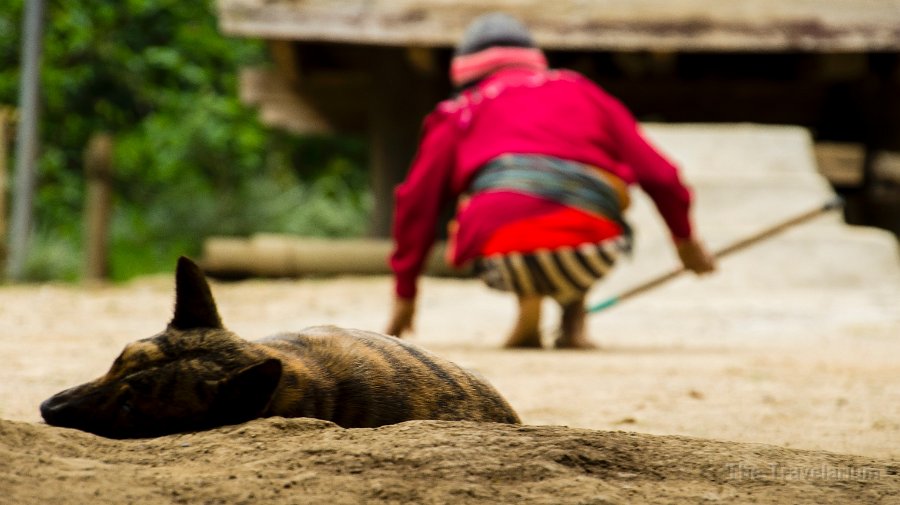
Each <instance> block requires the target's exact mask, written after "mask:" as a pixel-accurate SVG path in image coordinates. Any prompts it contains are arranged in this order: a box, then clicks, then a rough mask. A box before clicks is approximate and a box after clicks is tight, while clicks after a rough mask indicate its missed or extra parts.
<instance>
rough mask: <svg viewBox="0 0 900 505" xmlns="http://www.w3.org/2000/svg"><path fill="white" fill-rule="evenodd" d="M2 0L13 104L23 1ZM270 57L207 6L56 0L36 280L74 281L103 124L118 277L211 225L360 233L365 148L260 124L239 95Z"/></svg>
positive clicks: (33, 267)
mask: <svg viewBox="0 0 900 505" xmlns="http://www.w3.org/2000/svg"><path fill="white" fill-rule="evenodd" d="M4 3H5V6H4V8H3V9H0V62H2V63H0V103H6V104H14V103H16V101H17V99H18V95H17V92H18V91H17V88H18V78H19V75H18V72H19V68H18V59H19V51H20V45H19V44H20V43H19V41H20V35H21V34H20V33H19V32H20V29H21V27H20V25H21V16H22V8H23V0H5V2H4ZM263 62H264V51H263V48H262V45H261V44H260V43H258V42H253V41H247V40H242V39H234V38H228V37H225V36H223V35H221V34H220V33H218V31H217V28H216V18H215V15H214V10H213V5H212V4H211V3H210V2H208V1H207V2H202V1H201V2H176V1H171V0H125V1H123V2H96V1H92V0H50V2H49V4H48V13H47V23H46V32H45V36H44V55H43V65H42V101H43V110H42V123H41V142H42V148H41V156H40V160H39V181H38V192H37V195H36V198H37V208H36V221H37V223H38V226H37V237H36V240H35V244H36V246H37V247H36V249H37V252H36V253H35V254H34V255H33V256H32V258H31V260H32V261H31V264H30V265H29V271H30V272H31V275H32V277H33V278H36V279H45V278H67V279H71V278H74V277H77V273H76V272H77V268H78V266H79V263H80V261H79V260H73V256H76V257H77V255H78V254H80V253H79V252H78V251H80V249H81V246H80V236H81V230H82V225H81V220H80V215H81V209H82V207H83V197H84V195H83V192H84V190H83V188H84V182H83V175H82V152H83V148H84V146H85V145H86V144H87V141H88V139H89V138H90V136H91V135H92V134H93V133H95V132H99V131H107V132H111V133H113V134H114V135H115V138H116V150H115V160H114V162H115V167H116V188H115V196H116V214H115V216H114V221H113V226H112V228H113V229H112V237H111V247H112V251H111V252H112V258H111V262H112V265H111V269H112V274H113V276H114V278H120V279H121V278H128V277H130V276H133V275H137V274H142V273H148V272H154V271H161V270H169V269H171V266H172V264H173V263H174V258H175V257H176V256H178V255H180V254H192V255H197V254H198V253H199V252H200V246H201V242H202V239H203V238H204V237H206V236H209V235H213V234H250V233H253V232H257V231H269V232H290V233H302V234H313V235H348V234H359V233H361V232H362V226H364V224H365V216H366V213H367V209H368V208H369V207H370V205H371V202H370V197H369V196H368V194H367V191H366V187H367V184H366V180H365V175H364V172H363V170H362V166H363V165H364V163H365V154H364V153H365V149H364V144H363V143H362V142H360V141H359V140H358V139H337V140H335V139H297V138H291V137H289V136H287V135H284V134H279V133H276V132H271V131H267V130H266V129H265V128H263V127H262V126H261V125H260V124H259V123H258V121H257V120H256V117H255V112H254V111H252V110H249V109H248V108H246V107H244V106H243V105H241V104H240V103H239V102H238V100H237V90H236V79H237V75H238V70H239V68H240V67H242V66H245V65H254V64H260V63H263ZM307 158H309V159H307ZM298 159H304V160H305V163H304V164H303V165H304V166H303V167H302V171H301V177H298V175H297V170H295V169H294V168H293V166H294V165H296V164H297V163H296V162H297V161H298ZM310 160H311V161H310ZM63 258H64V259H63Z"/></svg>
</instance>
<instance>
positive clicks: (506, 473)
mask: <svg viewBox="0 0 900 505" xmlns="http://www.w3.org/2000/svg"><path fill="white" fill-rule="evenodd" d="M658 133H659V134H660V138H661V139H662V140H665V141H668V142H671V143H673V145H681V144H682V143H685V142H684V139H685V138H686V137H684V136H683V135H682V134H683V132H682V131H680V130H664V131H661V132H658ZM752 133H753V135H749V136H748V135H747V134H746V132H745V131H744V130H740V131H739V132H737V133H736V134H735V135H736V136H737V137H738V138H739V139H743V140H742V141H745V142H744V143H745V144H746V145H747V147H746V149H747V150H748V151H749V152H752V153H753V154H754V156H755V157H756V158H760V157H762V158H765V157H766V156H764V154H765V153H764V152H763V151H765V150H766V149H769V150H772V151H773V154H772V155H771V156H769V157H768V158H767V159H769V160H770V162H769V163H768V164H767V165H766V166H767V167H770V168H771V169H772V170H774V171H781V172H782V173H780V175H779V177H778V183H777V185H776V186H772V185H768V186H767V184H768V183H766V182H765V180H766V179H765V178H763V177H756V178H754V177H750V176H747V177H743V178H742V179H741V180H740V186H741V187H740V191H738V190H737V189H735V187H734V185H733V184H732V185H730V186H729V185H726V184H724V183H723V178H721V177H717V176H709V177H704V174H703V173H693V174H692V175H691V177H692V180H693V181H696V183H697V186H698V187H699V190H700V191H698V196H699V198H698V206H697V212H698V215H697V219H698V222H699V223H700V224H701V226H702V229H703V230H704V232H705V237H707V238H708V240H709V242H710V243H711V244H712V245H714V246H718V245H721V244H724V243H727V242H728V241H729V240H732V239H733V238H734V237H736V236H741V235H744V234H746V231H747V229H748V228H750V227H751V226H752V225H757V224H760V225H761V224H765V223H762V221H769V222H771V221H773V220H774V221H777V220H778V219H779V215H777V214H778V213H777V212H774V211H773V209H775V210H778V211H779V212H780V213H781V215H782V217H783V215H790V214H791V213H793V212H795V211H796V210H797V208H806V207H808V206H809V205H810V204H811V203H815V202H818V201H820V200H821V197H822V195H823V190H822V188H821V186H820V185H819V183H818V182H817V181H816V180H812V182H810V180H808V178H806V176H805V175H803V174H799V175H798V174H795V173H792V172H790V171H789V170H787V169H786V168H785V167H787V168H790V169H791V170H793V169H794V167H796V166H797V163H800V162H803V160H804V159H806V158H804V157H800V158H796V157H794V155H793V154H791V153H794V152H796V151H797V149H793V150H791V149H788V150H786V151H784V152H782V151H781V150H775V148H774V147H772V146H776V147H777V144H778V143H777V142H773V141H772V137H771V136H768V133H766V132H764V133H766V134H765V135H762V136H759V135H756V133H755V132H752ZM782 133H786V135H782V137H784V136H786V137H788V140H790V142H788V144H791V142H794V141H795V140H797V139H799V140H800V141H802V136H798V135H797V134H796V133H797V132H795V131H787V132H783V131H782ZM776 137H777V136H776ZM729 138H732V139H733V136H732V137H729ZM720 140H721V139H720ZM726 140H727V139H726ZM776 140H777V138H776ZM795 144H796V143H795ZM694 145H696V146H697V149H695V150H693V151H692V150H690V149H686V148H685V149H684V150H682V151H679V156H683V157H684V159H682V160H680V161H682V162H687V163H689V164H692V165H694V166H696V165H700V166H710V165H713V164H715V163H716V162H718V160H717V159H709V160H707V161H708V163H706V165H704V164H703V163H702V161H703V160H704V159H706V158H704V156H706V155H704V154H702V153H704V152H713V151H715V152H716V153H718V150H722V146H723V145H724V142H717V141H715V139H713V141H711V142H706V143H700V144H694ZM742 145H743V144H742ZM713 147H716V148H717V149H718V150H715V149H713ZM794 147H795V148H796V145H794ZM704 149H706V151H704ZM775 151H777V152H775ZM784 153H787V154H784ZM747 157H749V156H747ZM732 159H741V158H740V157H739V156H735V157H733V158H732ZM798 160H799V161H798ZM691 162H694V163H691ZM807 168H808V167H807ZM786 170H787V172H788V173H784V172H785V171H786ZM773 188H775V189H773ZM810 188H812V191H810ZM779 191H780V193H779ZM825 193H827V191H825ZM773 194H775V195H776V196H777V198H774V197H772V196H771V195H773ZM766 195H770V196H766ZM785 195H788V196H789V198H788V197H785ZM748 198H749V199H750V200H752V201H753V202H756V205H755V206H753V205H750V204H747V205H743V203H742V202H745V201H746V200H747V199H748ZM767 198H769V199H768V200H767ZM773 202H775V203H778V202H781V203H780V206H779V205H774V204H773ZM791 205H793V206H795V208H790V207H791ZM779 209H780V210H779ZM770 211H771V212H770ZM633 212H634V216H635V217H634V218H635V219H636V220H638V221H641V225H640V227H639V230H640V231H641V235H640V236H639V241H638V252H639V253H638V254H637V255H636V256H635V258H634V259H633V260H631V261H629V262H626V263H623V264H622V265H620V266H619V267H618V268H617V271H616V273H615V274H613V276H611V277H610V278H609V279H607V280H606V281H605V282H604V283H603V284H602V285H601V286H599V287H598V288H597V290H596V291H595V292H593V293H592V294H591V301H598V300H601V299H603V298H605V297H606V296H608V295H610V294H613V293H616V292H619V291H620V290H621V289H622V288H623V287H627V286H629V285H633V284H634V283H636V282H639V281H640V280H641V279H644V278H647V277H649V276H652V275H653V274H654V273H655V272H658V271H665V270H666V269H667V268H669V267H671V265H672V264H673V261H674V260H673V257H672V253H671V251H670V250H669V249H668V248H667V246H666V247H664V246H663V242H664V240H663V239H662V238H660V237H664V232H661V231H660V227H659V225H658V223H656V224H655V225H654V223H652V222H650V221H648V220H647V219H650V218H646V219H645V218H644V217H642V216H648V215H649V212H648V211H647V206H646V202H643V203H642V202H641V201H640V199H638V202H637V205H636V208H635V209H634V210H633ZM766 212H770V214H771V215H770V214H766ZM773 212H774V213H773ZM747 216H754V218H753V219H747ZM642 220H643V221H642ZM654 226H655V227H654ZM173 267H174V265H173ZM720 267H721V268H720V271H719V272H718V273H717V274H715V275H714V276H711V277H709V278H705V279H696V278H693V277H684V278H679V279H678V280H675V281H673V282H670V283H668V284H666V285H665V286H663V287H661V288H659V289H657V290H655V291H653V292H650V293H648V294H646V295H644V296H641V297H640V298H636V299H633V300H631V301H629V302H627V303H623V304H622V305H620V306H617V307H615V308H613V309H610V310H609V311H607V312H601V313H598V314H595V315H593V316H591V318H590V320H589V328H590V332H591V334H592V335H593V337H594V339H595V341H596V342H597V343H599V344H600V346H601V348H600V349H599V350H596V351H589V352H577V351H565V352H563V351H552V350H544V351H504V350H501V349H499V347H500V344H501V343H502V342H503V337H504V334H505V332H506V331H507V329H508V326H509V325H510V324H511V322H512V319H513V316H514V306H513V301H512V300H511V299H510V298H508V297H506V296H504V295H502V294H498V293H495V292H492V291H489V290H488V289H487V288H485V287H483V286H482V285H481V284H480V283H478V282H475V281H470V280H460V279H436V278H427V279H425V280H424V281H423V286H422V297H421V300H420V313H419V318H418V320H417V331H416V333H415V334H414V335H412V336H411V340H412V341H414V342H415V343H417V344H419V345H422V346H424V347H427V348H428V349H430V350H432V351H434V352H436V353H439V354H441V355H443V356H444V357H447V358H449V359H451V360H454V361H456V362H458V363H460V364H462V365H464V366H467V367H469V368H472V369H475V370H477V371H479V372H480V373H481V374H483V375H484V376H485V377H486V378H487V379H488V380H489V381H491V382H492V383H493V384H494V385H495V386H496V387H497V389H498V390H499V391H501V392H502V393H503V394H504V396H506V398H507V399H508V400H509V402H510V403H511V404H512V406H513V407H514V408H515V409H516V410H517V411H518V412H519V414H520V416H521V417H522V419H523V422H524V423H525V425H524V426H522V427H512V426H498V425H490V424H486V425H477V424H470V423H436V422H411V423H403V424H400V425H396V426H390V427H383V428H379V429H375V430H344V429H340V428H337V427H335V426H333V425H329V424H327V423H323V422H319V421H310V420H283V419H272V420H262V421H256V422H252V423H249V424H247V425H243V426H237V427H227V428H223V429H220V430H214V431H210V432H205V433H198V434H187V435H178V436H173V437H163V438H159V439H155V440H138V441H111V440H106V439H102V438H98V437H95V436H92V435H88V434H84V433H80V432H75V431H71V430H62V429H56V428H51V427H47V426H46V425H43V424H41V423H40V417H39V413H38V405H39V403H40V402H41V401H42V400H43V399H45V398H46V397H48V396H50V395H51V394H53V393H55V392H57V391H59V390H61V389H63V388H66V387H69V386H72V385H74V384H77V383H81V382H84V381H87V380H90V379H93V378H94V377H97V376H99V375H101V374H102V373H104V372H105V371H106V369H107V368H108V367H109V365H110V364H111V362H112V360H113V359H114V358H115V356H116V355H117V354H118V353H119V352H120V350H121V348H122V347H123V346H124V345H125V344H126V343H128V342H130V341H133V340H135V339H138V338H143V337H148V336H151V335H153V334H155V333H157V332H159V331H161V330H162V329H163V328H164V326H165V324H166V322H167V321H168V320H169V318H170V317H171V309H172V303H173V294H172V285H173V280H172V279H171V276H169V275H163V276H158V277H151V278H144V279H139V280H136V281H134V282H131V283H129V284H126V285H122V286H93V287H85V286H62V285H40V286H6V287H2V288H0V356H2V358H3V365H4V366H3V367H0V489H2V490H4V492H2V493H0V503H2V504H5V503H10V504H31V503H35V504H37V503H59V504H64V503H110V504H112V503H116V504H120V503H141V504H146V503H149V504H157V503H158V504H163V503H229V504H230V503H261V502H265V503H272V504H276V505H280V504H289V503H348V504H349V503H510V502H523V503H548V504H549V503H584V504H589V503H597V504H600V503H640V502H654V503H685V502H689V503H700V502H704V503H705V502H717V501H720V502H726V503H884V504H888V503H900V476H898V472H900V443H898V441H900V381H898V377H900V361H898V359H897V356H900V255H898V248H897V243H896V240H895V239H894V238H893V237H890V236H888V235H887V234H886V233H881V232H878V231H876V230H870V229H863V228H851V227H847V226H845V225H843V224H842V223H840V221H839V219H838V218H837V216H835V215H831V216H827V217H823V218H821V219H819V220H817V221H815V222H813V223H810V224H808V225H804V226H801V227H798V228H796V229H792V230H791V231H789V232H787V233H785V234H783V235H780V236H778V237H776V238H773V239H771V240H769V241H766V242H765V243H762V244H760V245H759V246H758V247H754V248H752V249H749V250H747V251H745V252H742V253H741V254H738V255H735V256H733V257H730V258H728V259H727V260H724V261H723V262H722V263H721V265H720ZM213 290H214V293H215V295H216V297H217V300H218V303H219V309H220V313H221V315H222V317H223V320H224V322H225V325H226V326H227V327H229V328H230V329H232V330H233V331H235V332H236V333H238V334H239V335H242V336H244V337H245V338H248V339H256V338H260V337H263V336H266V335H269V334H272V333H276V332H279V331H285V330H296V329H301V328H304V327H306V326H311V325H318V324H336V325H339V326H347V327H355V328H363V329H374V330H380V329H381V328H382V327H383V326H384V325H385V323H386V321H387V315H388V310H389V308H390V303H391V300H390V292H391V282H390V279H389V278H388V277H386V276H373V277H337V278H325V279H296V280H268V281H264V280H251V281H245V282H237V283H214V285H213ZM556 315H557V314H556V313H555V309H554V307H552V306H550V305H548V306H547V307H546V316H547V318H546V322H545V324H546V327H547V329H548V331H547V337H548V339H549V338H550V337H552V329H553V323H554V318H555V316H556Z"/></svg>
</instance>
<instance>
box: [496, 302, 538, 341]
mask: <svg viewBox="0 0 900 505" xmlns="http://www.w3.org/2000/svg"><path fill="white" fill-rule="evenodd" d="M540 324H541V297H540V296H533V297H524V298H523V297H520V298H519V318H518V319H517V320H516V326H515V328H513V330H512V332H511V333H510V334H509V336H508V337H507V338H506V343H504V344H503V347H504V348H506V349H540V348H541V347H543V345H542V344H541V329H540Z"/></svg>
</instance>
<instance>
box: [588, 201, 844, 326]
mask: <svg viewBox="0 0 900 505" xmlns="http://www.w3.org/2000/svg"><path fill="white" fill-rule="evenodd" d="M843 205H844V202H843V200H842V199H841V198H840V197H835V198H832V199H831V200H829V201H827V202H825V203H824V204H823V205H821V206H819V207H817V208H815V209H812V210H809V211H806V212H804V213H802V214H800V215H797V216H794V217H792V218H790V219H787V220H785V221H783V222H781V223H778V224H776V225H775V226H772V227H769V228H766V229H765V230H762V231H760V232H757V233H754V234H753V235H750V236H749V237H746V238H743V239H740V240H738V241H737V242H734V243H733V244H730V245H728V246H726V247H723V248H722V249H719V250H718V251H716V252H715V253H713V256H714V257H715V258H717V259H718V258H722V257H725V256H728V255H729V254H732V253H734V252H737V251H740V250H741V249H744V248H746V247H749V246H751V245H753V244H755V243H757V242H761V241H763V240H766V239H769V238H771V237H773V236H775V235H777V234H779V233H781V232H783V231H785V230H787V229H788V228H791V227H793V226H796V225H798V224H802V223H805V222H806V221H809V220H810V219H813V218H815V217H817V216H819V215H821V214H824V213H826V212H830V211H832V210H836V209H840V208H842V207H843ZM686 271H687V269H686V268H684V267H679V268H676V269H674V270H672V271H670V272H667V273H665V274H662V275H660V276H658V277H655V278H653V279H650V280H649V281H647V282H644V283H641V284H638V285H637V286H634V287H632V288H630V289H627V290H625V291H624V292H622V293H619V294H618V295H617V296H613V297H611V298H607V299H606V300H603V301H602V302H599V303H597V304H594V305H590V306H588V307H587V309H586V310H587V311H588V312H589V313H590V312H600V311H601V310H604V309H608V308H610V307H612V306H614V305H618V304H619V303H621V302H622V301H624V300H627V299H629V298H632V297H635V296H637V295H639V294H641V293H644V292H646V291H650V290H651V289H655V288H657V287H659V286H661V285H662V284H665V283H667V282H669V281H671V280H672V279H674V278H676V277H678V276H679V275H681V274H683V273H684V272H686Z"/></svg>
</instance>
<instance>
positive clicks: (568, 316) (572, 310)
mask: <svg viewBox="0 0 900 505" xmlns="http://www.w3.org/2000/svg"><path fill="white" fill-rule="evenodd" d="M586 315H587V312H585V310H584V297H581V298H578V299H577V300H575V301H574V302H571V303H568V304H566V305H563V307H562V318H561V321H560V324H559V336H558V337H556V341H555V342H554V343H553V347H555V348H557V349H584V350H589V349H597V344H595V343H593V342H591V340H590V339H589V338H588V336H587V331H586V330H585V324H584V323H585V316H586Z"/></svg>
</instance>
